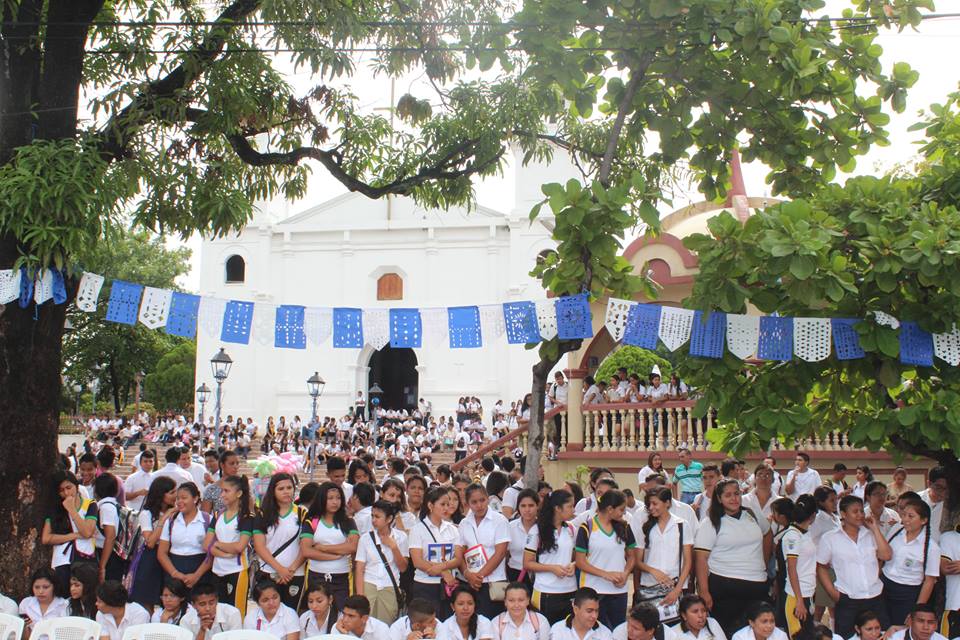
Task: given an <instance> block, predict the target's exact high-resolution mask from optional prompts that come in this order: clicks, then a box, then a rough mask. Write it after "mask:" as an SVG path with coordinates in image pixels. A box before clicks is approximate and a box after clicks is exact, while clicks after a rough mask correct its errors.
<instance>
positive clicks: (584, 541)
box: [575, 516, 637, 595]
mask: <svg viewBox="0 0 960 640" xmlns="http://www.w3.org/2000/svg"><path fill="white" fill-rule="evenodd" d="M623 524H624V528H625V530H626V540H620V538H619V537H618V536H617V533H616V531H615V530H614V529H613V528H612V527H611V528H610V530H609V531H607V530H605V529H604V528H603V527H602V526H601V525H600V521H599V520H598V519H597V517H596V516H594V517H593V518H592V519H591V520H590V522H588V523H584V524H583V525H582V526H581V527H580V528H579V529H577V546H576V547H575V550H576V551H577V552H579V553H584V554H586V559H587V562H588V563H590V564H591V565H593V566H594V567H596V568H598V569H602V570H603V571H614V572H617V571H623V570H624V569H625V568H626V564H627V560H626V553H627V552H629V551H632V550H633V549H635V548H636V546H637V543H636V541H635V540H634V538H633V529H632V528H631V527H630V525H629V523H626V522H625V523H623ZM629 585H630V580H629V579H628V580H627V581H626V582H625V583H624V584H623V586H622V587H617V586H615V585H614V584H613V582H611V581H609V580H607V579H605V578H601V577H600V576H595V575H593V574H592V573H587V572H586V571H583V572H581V573H580V586H581V587H591V588H592V589H594V590H595V591H596V592H597V593H599V594H601V595H605V594H615V593H626V592H627V588H628V587H629Z"/></svg>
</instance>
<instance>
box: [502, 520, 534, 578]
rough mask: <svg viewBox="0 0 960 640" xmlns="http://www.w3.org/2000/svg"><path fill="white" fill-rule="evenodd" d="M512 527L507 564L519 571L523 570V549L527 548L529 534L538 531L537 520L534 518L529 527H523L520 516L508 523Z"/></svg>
mask: <svg viewBox="0 0 960 640" xmlns="http://www.w3.org/2000/svg"><path fill="white" fill-rule="evenodd" d="M507 526H508V527H509V529H510V546H509V547H507V550H508V553H507V566H508V567H510V568H511V569H516V570H517V571H523V551H524V549H526V548H527V536H528V535H529V534H530V532H531V531H536V529H537V522H536V520H534V522H533V524H532V525H531V526H530V528H529V529H524V528H523V522H522V521H521V520H520V518H516V519H514V520H511V521H510V522H509V523H508V525H507Z"/></svg>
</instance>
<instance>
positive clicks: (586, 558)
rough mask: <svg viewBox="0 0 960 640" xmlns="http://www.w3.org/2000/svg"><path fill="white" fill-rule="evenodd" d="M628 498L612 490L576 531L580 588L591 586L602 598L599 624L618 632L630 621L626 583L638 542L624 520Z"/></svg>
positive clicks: (633, 562)
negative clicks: (617, 629) (591, 515)
mask: <svg viewBox="0 0 960 640" xmlns="http://www.w3.org/2000/svg"><path fill="white" fill-rule="evenodd" d="M626 509H627V498H626V496H624V495H623V492H622V491H620V490H618V489H610V490H608V491H607V492H606V493H604V494H603V495H602V496H600V499H599V500H597V512H596V514H595V515H594V516H593V518H591V519H590V520H588V521H587V522H584V523H583V524H582V525H580V530H579V531H577V545H576V548H575V551H576V564H577V569H579V570H580V571H581V573H582V574H586V575H583V576H582V579H581V586H584V587H591V588H592V589H593V590H594V591H596V592H597V593H598V594H599V596H600V599H599V602H600V615H599V618H598V621H599V622H600V624H602V625H604V626H605V627H607V628H608V629H616V628H617V627H618V626H620V625H621V624H623V623H624V621H626V619H627V580H628V578H629V577H630V576H631V574H632V573H633V568H634V564H635V562H636V553H635V552H634V550H635V549H636V547H637V543H636V541H635V540H634V538H633V531H632V530H631V528H630V527H629V526H627V523H626V522H625V521H624V519H623V518H624V513H625V512H626Z"/></svg>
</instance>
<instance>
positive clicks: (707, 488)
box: [690, 464, 720, 528]
mask: <svg viewBox="0 0 960 640" xmlns="http://www.w3.org/2000/svg"><path fill="white" fill-rule="evenodd" d="M719 481H720V467H718V466H717V465H715V464H705V465H703V492H702V493H700V494H698V495H697V497H696V498H694V499H693V504H691V505H690V506H691V507H693V510H694V511H696V512H697V517H698V518H700V520H701V521H703V520H706V519H707V514H708V513H709V512H710V503H711V502H712V501H713V490H714V489H715V488H716V486H717V483H718V482H719ZM698 528H699V527H698Z"/></svg>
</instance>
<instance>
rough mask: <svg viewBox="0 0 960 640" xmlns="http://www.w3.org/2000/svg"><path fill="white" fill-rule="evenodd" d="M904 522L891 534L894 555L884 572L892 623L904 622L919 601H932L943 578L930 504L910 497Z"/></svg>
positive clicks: (885, 595)
mask: <svg viewBox="0 0 960 640" xmlns="http://www.w3.org/2000/svg"><path fill="white" fill-rule="evenodd" d="M900 517H901V519H902V525H903V526H901V527H900V528H899V529H896V530H895V532H894V533H893V535H891V536H890V539H889V540H888V542H889V543H890V550H891V551H892V552H893V557H892V558H891V559H890V561H889V562H886V563H884V565H883V569H882V571H881V572H880V579H881V580H883V600H884V602H885V603H886V605H887V613H888V614H889V615H890V623H891V624H896V625H899V624H904V623H905V621H906V619H907V616H909V615H910V612H911V611H913V607H914V606H915V605H917V604H921V603H925V602H929V601H930V598H931V595H932V594H933V587H934V586H935V585H936V583H937V578H939V577H940V545H938V544H937V542H936V541H935V540H933V539H932V535H931V531H930V506H929V505H928V504H927V503H926V502H924V501H923V500H918V499H916V498H912V497H911V498H907V499H906V500H905V501H904V505H903V509H902V510H901V512H900Z"/></svg>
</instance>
